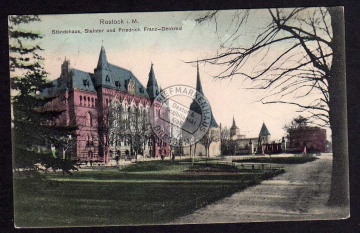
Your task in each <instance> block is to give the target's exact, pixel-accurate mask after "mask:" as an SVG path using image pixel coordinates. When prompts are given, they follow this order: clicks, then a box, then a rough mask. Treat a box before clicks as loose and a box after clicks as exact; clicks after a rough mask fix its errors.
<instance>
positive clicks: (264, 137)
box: [259, 123, 271, 144]
mask: <svg viewBox="0 0 360 233" xmlns="http://www.w3.org/2000/svg"><path fill="white" fill-rule="evenodd" d="M270 139H271V134H270V132H269V130H268V128H267V127H266V125H265V123H263V124H262V127H261V130H260V133H259V142H260V143H261V144H264V143H270Z"/></svg>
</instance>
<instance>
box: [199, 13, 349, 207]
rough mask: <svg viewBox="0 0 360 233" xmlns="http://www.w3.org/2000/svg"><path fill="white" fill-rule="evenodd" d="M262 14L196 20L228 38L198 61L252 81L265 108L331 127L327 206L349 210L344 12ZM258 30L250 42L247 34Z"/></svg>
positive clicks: (226, 75)
mask: <svg viewBox="0 0 360 233" xmlns="http://www.w3.org/2000/svg"><path fill="white" fill-rule="evenodd" d="M266 11H267V12H265V13H267V14H262V16H265V17H266V18H258V16H257V14H256V13H257V12H256V11H255V12H254V11H252V10H245V11H236V12H235V13H234V15H233V18H232V19H231V23H230V24H227V25H218V24H220V23H222V22H224V18H221V11H214V12H208V13H206V14H205V15H202V16H200V17H199V18H198V19H197V22H198V23H202V22H205V21H209V20H214V22H215V24H216V30H217V32H218V33H220V32H224V31H223V30H222V29H224V28H228V29H229V30H227V31H225V32H224V33H225V34H226V37H222V36H223V35H220V37H221V38H223V39H224V42H223V43H222V44H221V46H220V49H219V52H218V53H217V54H216V55H215V56H213V57H210V58H205V59H203V60H201V61H202V62H205V63H210V64H212V65H218V66H222V67H224V68H223V71H222V72H221V73H220V74H219V75H218V76H217V78H229V77H242V78H246V79H250V80H252V81H253V84H254V87H253V89H261V90H265V97H263V98H261V101H262V102H263V103H268V104H269V103H270V104H273V103H277V104H291V105H295V106H298V107H299V111H302V112H305V111H306V112H307V113H308V114H309V115H310V117H311V119H314V120H316V122H317V123H318V124H319V125H323V126H329V125H331V129H332V137H333V138H332V141H333V168H332V181H331V185H332V188H331V193H330V198H329V202H328V203H329V204H331V205H348V204H349V187H348V175H347V174H348V155H347V120H346V111H347V110H346V104H345V103H346V92H345V55H344V51H345V46H344V13H343V9H342V8H341V7H328V8H321V7H317V8H291V9H277V8H276V9H268V10H266ZM261 23H264V24H262V25H261V26H260V24H261ZM257 26H258V31H256V32H255V33H254V34H253V35H255V36H254V37H252V38H253V40H251V36H249V34H250V33H253V32H254V31H253V29H254V28H255V27H257ZM250 31H251V32H250ZM247 33H249V34H247ZM240 39H242V40H240ZM309 97H313V98H311V99H310V98H309ZM309 99H310V101H309ZM313 123H315V122H313Z"/></svg>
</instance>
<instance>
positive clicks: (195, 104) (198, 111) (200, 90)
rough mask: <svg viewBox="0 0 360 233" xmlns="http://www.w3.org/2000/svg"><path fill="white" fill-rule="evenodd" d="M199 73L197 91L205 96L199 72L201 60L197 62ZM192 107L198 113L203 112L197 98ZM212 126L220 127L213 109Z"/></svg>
mask: <svg viewBox="0 0 360 233" xmlns="http://www.w3.org/2000/svg"><path fill="white" fill-rule="evenodd" d="M196 65H197V75H196V91H197V92H199V93H201V94H202V95H203V96H205V94H204V91H203V89H202V85H201V81H200V72H199V62H197V64H196ZM190 109H191V110H192V111H194V112H196V113H199V114H200V113H201V110H200V106H199V104H198V103H196V101H195V100H193V102H192V103H191V105H190ZM210 127H214V128H217V127H219V125H218V124H217V122H216V120H215V118H214V115H213V113H212V111H211V122H210Z"/></svg>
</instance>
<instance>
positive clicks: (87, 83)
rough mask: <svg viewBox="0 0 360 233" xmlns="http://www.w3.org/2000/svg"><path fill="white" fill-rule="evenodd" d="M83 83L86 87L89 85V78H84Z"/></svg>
mask: <svg viewBox="0 0 360 233" xmlns="http://www.w3.org/2000/svg"><path fill="white" fill-rule="evenodd" d="M83 84H84V86H85V87H86V86H87V87H88V86H89V85H90V83H89V80H87V79H83Z"/></svg>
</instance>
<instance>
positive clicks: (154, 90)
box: [146, 63, 159, 100]
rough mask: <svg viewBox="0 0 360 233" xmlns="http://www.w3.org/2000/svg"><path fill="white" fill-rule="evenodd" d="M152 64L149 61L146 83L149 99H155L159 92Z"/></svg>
mask: <svg viewBox="0 0 360 233" xmlns="http://www.w3.org/2000/svg"><path fill="white" fill-rule="evenodd" d="M153 66H154V64H152V63H151V68H150V72H149V80H148V83H147V85H146V90H147V92H148V94H149V98H150V99H151V100H153V99H155V97H156V96H157V95H158V94H159V87H158V84H157V81H156V78H155V73H154V68H153Z"/></svg>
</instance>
